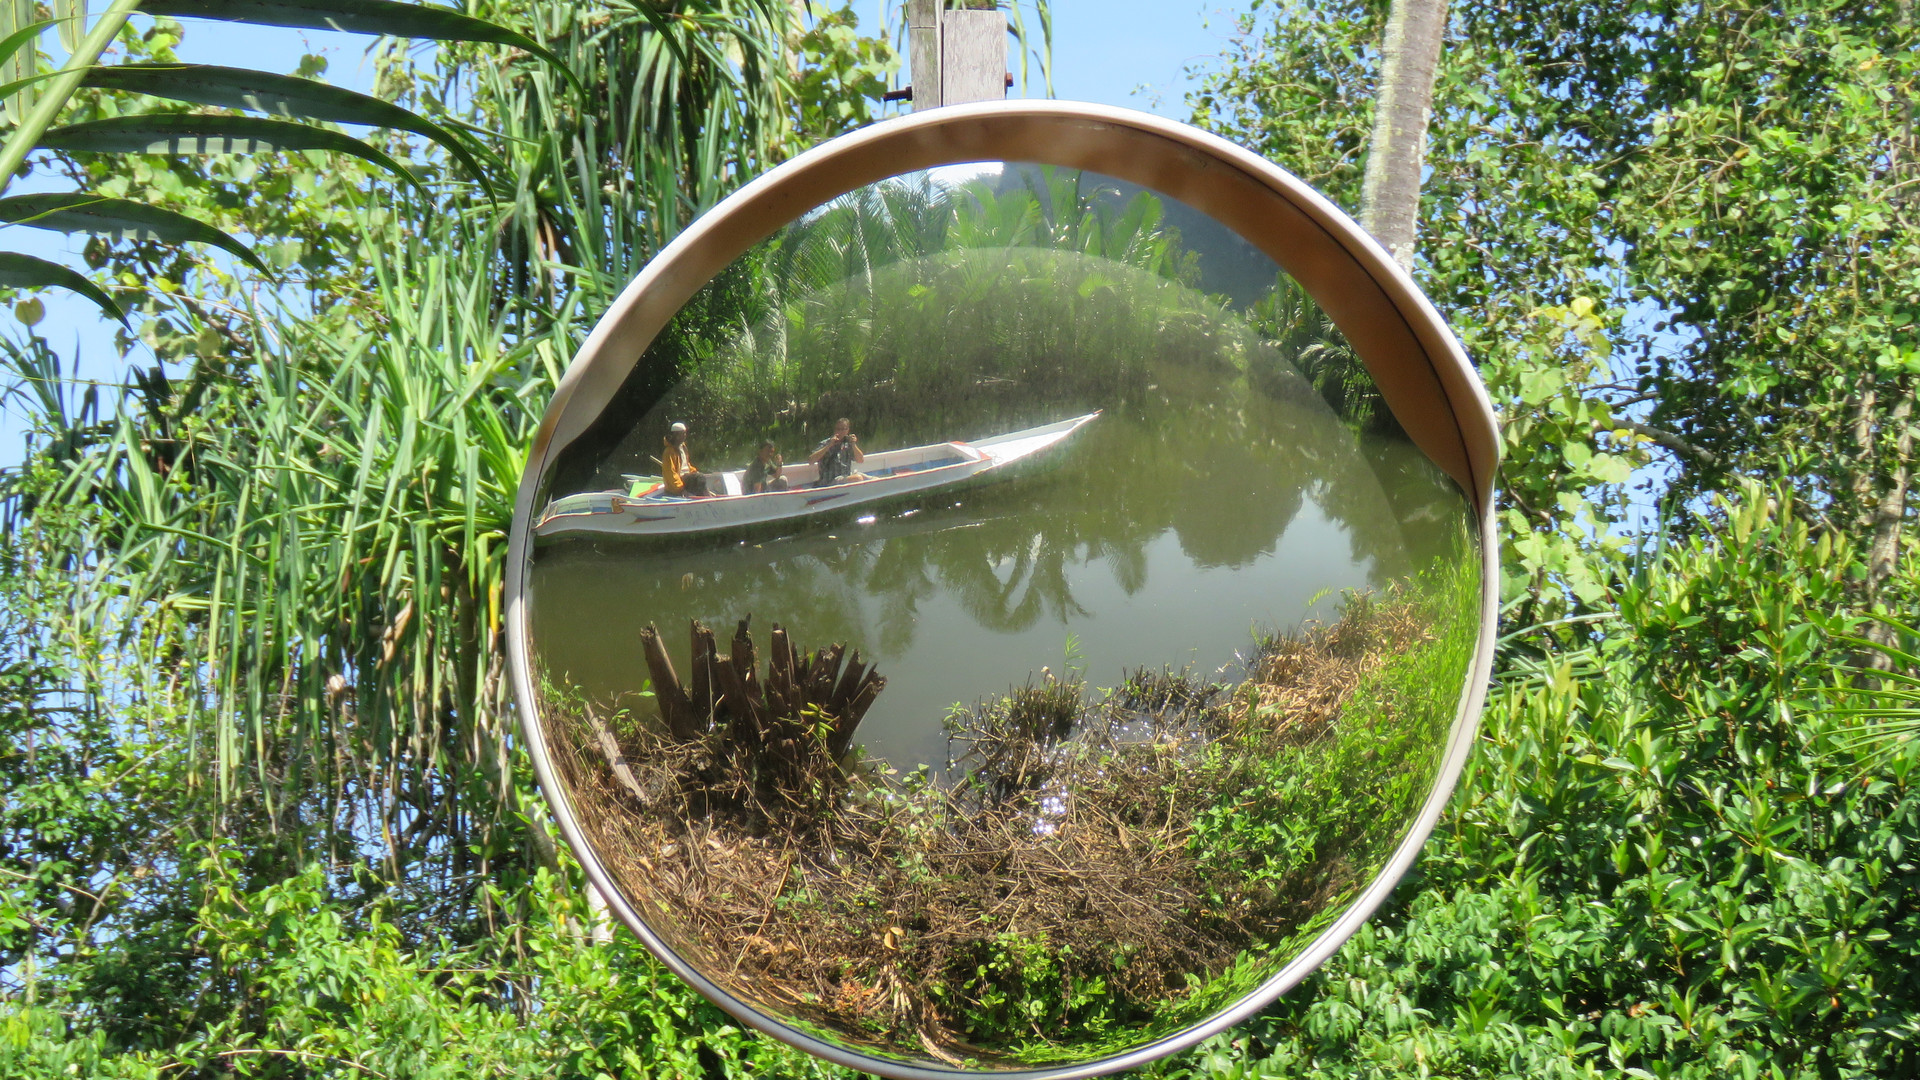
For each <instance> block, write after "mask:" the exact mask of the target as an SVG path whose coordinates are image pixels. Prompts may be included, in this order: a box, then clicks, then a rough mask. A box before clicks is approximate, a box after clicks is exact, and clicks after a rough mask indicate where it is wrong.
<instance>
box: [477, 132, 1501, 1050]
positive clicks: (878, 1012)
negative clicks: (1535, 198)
mask: <svg viewBox="0 0 1920 1080" xmlns="http://www.w3.org/2000/svg"><path fill="white" fill-rule="evenodd" d="M1495 456H1496V437H1495V431H1494V424H1493V417H1492V412H1491V409H1490V407H1489V405H1488V402H1487V399H1486V396H1485V393H1484V391H1483V390H1482V389H1481V387H1480V385H1479V383H1478V382H1477V380H1476V379H1475V377H1474V374H1473V372H1472V370H1471V368H1470V366H1469V365H1468V363H1467V361H1466V358H1465V357H1464V355H1463V354H1462V352H1461V350H1460V348H1459V346H1458V344H1457V343H1456V342H1455V340H1454V338H1453V336H1452V335H1451V334H1450V333H1449V332H1448V330H1447V329H1446V327H1445V325H1444V324H1443V323H1442V321H1441V320H1440V318H1439V317H1438V316H1437V315H1436V314H1435V312H1434V310H1433V308H1432V307H1431V305H1429V304H1428V303H1427V302H1426V300H1425V299H1424V298H1422V297H1421V295H1420V294H1419V292H1418V291H1417V290H1416V289H1415V287H1414V286H1413V285H1412V283H1411V282H1410V280H1409V279H1408V278H1407V276H1406V275H1405V274H1404V273H1403V272H1402V271H1401V270H1400V269H1399V268H1398V267H1396V266H1395V265H1394V264H1393V263H1392V261H1391V260H1390V259H1389V258H1388V256H1387V255H1386V254H1385V253H1384V252H1383V251H1382V250H1381V249H1380V248H1379V247H1378V245H1376V244H1375V243H1374V242H1373V241H1372V240H1370V239H1369V238H1368V237H1367V236H1366V235H1365V234H1363V233H1362V232H1361V231H1360V230H1359V228H1358V227H1357V226H1355V225H1354V223H1353V222H1352V221H1350V220H1349V219H1348V218H1347V217H1346V216H1345V215H1343V214H1342V213H1340V211H1338V210H1337V209H1335V208H1334V207H1333V206H1332V205H1331V204H1329V203H1328V202H1327V201H1326V200H1324V199H1323V198H1321V197H1320V196H1318V195H1316V194H1315V193H1314V192H1312V191H1311V190H1310V189H1308V188H1307V187H1306V186H1305V185H1303V184H1302V183H1301V182H1299V181H1298V180H1296V179H1294V178H1293V177H1291V176H1289V175H1288V174H1286V173H1285V172H1283V171H1281V170H1279V169H1278V168H1276V167H1274V166H1273V165H1271V164H1269V163H1268V162H1266V161H1264V160H1262V159H1260V158H1258V157H1257V156H1255V155H1252V154H1250V153H1248V152H1246V151H1244V150H1242V149H1240V148H1238V147H1235V146H1232V145H1230V144H1228V143H1225V142H1223V141H1221V140H1219V139H1217V138H1215V137H1213V136H1211V135H1208V134H1205V133H1203V132H1200V131H1198V130H1196V129H1193V128H1189V127H1185V126H1182V125H1179V124H1175V123H1171V122H1168V121H1165V120H1161V119H1159V118H1155V117H1150V116H1146V115H1142V114H1138V113H1133V112H1128V111H1123V110H1117V109H1111V108H1103V107H1095V106H1086V105H1073V104H1063V103H1034V102H1007V103H992V104H986V105H973V106H960V107H954V108H948V109H940V110H934V111H930V112H925V113H921V114H918V115H915V116H912V117H908V118H903V119H899V120H894V121H890V122H888V123H884V124H880V125H878V126H875V127H873V128H870V129H867V130H863V131H861V132H858V133H856V134H853V135H849V136H847V137H845V138H842V139H840V140H837V141H835V142H833V143H830V144H827V145H825V146H822V147H820V148H818V149H816V150H814V151H812V152H810V153H807V154H805V155H802V156H801V157H799V158H797V159H795V160H793V161H791V162H789V163H787V164H785V165H783V166H781V167H779V168H777V169H775V170H773V171H772V172H771V173H769V174H767V175H766V176H764V177H762V178H760V179H758V180H756V181H754V182H753V183H751V184H749V185H747V186H746V187H745V188H743V189H742V190H741V191H740V192H739V193H738V194H736V195H734V196H733V197H732V198H730V199H728V200H727V201H726V202H725V203H724V204H722V205H721V206H720V207H719V208H718V209H716V210H714V211H713V212H712V213H710V214H709V215H707V216H706V217H704V218H703V219H702V220H700V221H699V222H698V223H696V224H695V225H694V226H693V227H692V228H691V229H689V230H688V231H687V232H686V233H685V234H684V235H683V236H681V237H680V238H679V239H678V240H676V241H675V242H674V243H673V244H672V245H670V246H669V247H668V248H667V249H666V250H665V251H663V252H662V253H661V254H660V255H659V257H658V258H656V259H655V260H654V261H653V262H652V263H651V264H650V265H649V266H648V267H647V268H646V269H645V271H644V272H643V273H642V274H641V275H640V276H639V277H638V278H637V279H635V281H634V282H633V283H632V284H631V286H630V287H629V288H628V289H627V290H626V291H625V292H624V293H623V294H622V295H621V296H620V297H619V298H618V299H617V300H616V301H615V303H614V304H613V306H612V307H611V308H610V309H609V310H608V311H607V313H606V315H605V317H604V318H603V319H602V320H601V322H600V324H599V326H598V327H597V328H596V329H595V330H594V332H593V333H592V335H591V337H590V338H589V339H588V340H587V342H586V344H585V346H584V347H583V348H582V349H581V351H580V354H579V356H578V357H577V358H576V359H575V360H574V362H573V364H572V366H571V367H570V368H569V369H568V371H567V373H566V376H565V378H564V380H563V381H562V383H561V385H560V387H559V389H558V391H557V393H556V394H555V396H554V400H553V402H552V405H551V407H550V409H549V411H548V413H547V415H546V418H545V421H544V423H543V424H542V426H541V428H540V431H539V436H538V441H537V443H536V444H535V445H534V447H533V448H532V452H531V454H530V456H529V461H528V466H527V472H526V476H525V478H524V480H523V481H522V484H521V488H520V492H519V501H518V505H517V510H516V517H515V522H514V533H513V547H512V559H513V564H512V568H511V571H510V574H509V584H510V588H509V620H508V626H509V634H510V638H511V641H510V655H511V659H512V664H513V673H512V674H513V678H514V682H515V688H516V691H517V694H518V699H519V702H520V706H521V709H522V711H523V716H524V718H525V727H526V734H527V739H528V743H529V747H530V749H531V752H532V757H533V761H534V763H535V766H536V768H537V769H538V772H539V778H540V782H541V784H542V786H543V788H544V789H545V792H546V794H547V797H548V799H549V800H550V802H551V805H552V808H553V811H554V814H555V817H556V818H557V820H558V823H559V826H560V829H561V831H562V832H563V833H564V835H565V837H566V839H567V841H568V842H569V843H570V844H571V845H572V847H573V850H574V851H575V852H576V853H577V854H578V856H579V858H580V860H581V862H582V864H583V865H584V866H585V869H586V872H587V874H588V876H589V878H590V879H591V880H592V882H593V884H594V886H595V887H596V888H597V889H598V890H599V891H600V892H601V893H602V894H603V895H604V897H605V899H606V901H607V903H608V905H609V906H610V908H611V910H612V911H613V912H614V913H615V914H616V915H617V916H618V918H619V919H620V920H621V921H622V922H623V923H625V924H626V925H627V926H628V927H629V928H631V930H632V931H633V932H634V933H635V934H637V935H639V936H640V937H641V938H642V939H643V940H644V941H645V942H646V944H647V946H648V947H649V948H650V949H651V950H652V951H653V952H654V953H655V954H656V955H658V956H659V958H660V959H661V960H662V961H663V962H664V963H665V964H667V965H668V966H669V967H671V968H672V969H673V970H674V971H676V972H677V973H678V974H679V975H681V976H682V977H683V978H685V979H687V980H688V981H689V982H691V983H692V984H693V985H694V986H696V987H698V988H699V989H700V990H701V992H702V993H704V994H706V995H707V996H708V997H709V998H711V999H712V1000H714V1001H715V1002H716V1003H718V1004H719V1005H720V1006H721V1007H723V1008H725V1009H726V1010H727V1011H728V1012H730V1013H732V1014H733V1015H734V1016H736V1017H738V1018H739V1019H740V1020H742V1021H743V1022H745V1023H747V1024H750V1025H752V1026H754V1027H757V1028H759V1029H761V1030H763V1031H766V1032H769V1033H771V1034H773V1035H775V1036H777V1037H779V1038H781V1039H784V1040H787V1041H789V1042H791V1043H793V1044H795V1045H798V1046H800V1047H803V1048H805V1049H807V1050H809V1051H811V1052H813V1053H815V1054H818V1055H820V1056H822V1057H824V1058H827V1059H830V1060H832V1061H836V1062H839V1063H842V1064H846V1065H850V1066H854V1067H856V1068H859V1069H863V1070H866V1071H869V1072H873V1073H877V1074H881V1075H886V1076H895V1077H934V1076H950V1075H954V1074H957V1073H962V1072H966V1073H1003V1074H1020V1075H1034V1076H1038V1075H1051V1076H1081V1075H1089V1074H1094V1073H1100V1072H1108V1071H1113V1070H1117V1069H1121V1068H1126V1067H1130V1066H1133V1065H1138V1064H1141V1063H1143V1062H1145V1061H1147V1060H1150V1059H1151V1058H1154V1057H1157V1056H1159V1055H1162V1054H1166V1053H1169V1052H1172V1051H1174V1050H1177V1049H1180V1048H1183V1047H1186V1046H1189V1045H1191V1044H1193V1043H1194V1042H1196V1041H1198V1040H1199V1039H1201V1038H1204V1037H1205V1036H1207V1035H1209V1034H1212V1033H1214V1032H1217V1031H1219V1030H1222V1029H1224V1028H1225V1027H1227V1026H1228V1025H1230V1024H1232V1023H1234V1022H1236V1021H1237V1020H1239V1019H1242V1018H1244V1017H1245V1016H1247V1015H1248V1014H1250V1013H1251V1012H1253V1011H1254V1010H1256V1009H1258V1008H1259V1007H1260V1006H1262V1005H1264V1004H1265V1003H1267V1002H1269V1001H1271V1000H1272V999H1273V998H1274V997H1276V996H1277V995H1278V994H1280V993H1282V992H1283V991H1285V990H1286V989H1287V988H1288V987H1290V986H1292V985H1294V984H1296V983H1297V982H1299V981H1300V979H1302V978H1303V977H1304V976H1305V975H1306V973H1307V972H1308V971H1310V970H1311V969H1312V968H1313V966H1314V965H1316V964H1318V963H1319V962H1321V961H1322V960H1323V959H1325V958H1326V956H1328V955H1329V954H1330V953H1331V952H1332V951H1333V949H1335V948H1336V947H1337V946H1338V945H1339V944H1340V943H1341V942H1342V941H1343V940H1345V939H1346V937H1347V936H1348V935H1349V934H1351V933H1352V932H1353V930H1354V929H1355V928H1356V927H1357V926H1358V925H1359V923H1360V921H1361V920H1363V919H1364V918H1365V917H1366V915H1367V914H1368V913H1369V912H1370V911H1372V910H1373V908H1374V907H1375V906H1377V904H1378V903H1379V902H1380V900H1381V899H1382V898H1383V897H1384V896H1385V894H1386V892H1387V891H1388V890H1389V889H1390V888H1391V887H1392V885H1393V883H1394V881H1395V880H1397V878H1398V877H1399V876H1400V874H1401V873H1402V872H1403V871H1404V870H1405V869H1406V867H1407V866H1408V865H1409V863H1410V862H1411V860H1412V859H1413V858H1414V857H1415V855H1416V854H1417V852H1418V849H1419V847H1420V844H1421V842H1422V841H1423V840H1424V838H1425V837H1426V835H1427V832H1428V831H1429V830H1430V829H1431V828H1432V826H1433V823H1434V821H1435V819H1436V818H1437V816H1438V815H1439V813H1440V810H1441V807H1442V805H1443V803H1444V802H1445V799H1446V797H1447V794H1448V792H1449V791H1450V789H1451V787H1452V785H1453V782H1454V779H1455V777H1456V776H1457V774H1458V772H1459V769H1460V767H1461V764H1462V762H1463V760H1464V757H1465V754H1466V752H1467V748H1468V746H1469V744H1470V742H1471V739H1472V734H1473V729H1474V724H1475V719H1476V717H1477V714H1478V710H1479V707H1480V700H1481V699H1480V693H1481V687H1482V686H1483V685H1484V683H1485V680H1486V676H1487V672H1488V669H1489V666H1490V657H1491V648H1492V634H1491V627H1492V625H1493V623H1492V619H1493V611H1494V607H1493V598H1494V596H1495V592H1496V590H1495V587H1494V581H1493V570H1492V567H1491V563H1490V557H1491V546H1492V545H1491V542H1490V528H1491V524H1490V518H1489V514H1488V509H1489V504H1490V502H1491V498H1492V487H1491V478H1492V475H1493V469H1494V465H1495Z"/></svg>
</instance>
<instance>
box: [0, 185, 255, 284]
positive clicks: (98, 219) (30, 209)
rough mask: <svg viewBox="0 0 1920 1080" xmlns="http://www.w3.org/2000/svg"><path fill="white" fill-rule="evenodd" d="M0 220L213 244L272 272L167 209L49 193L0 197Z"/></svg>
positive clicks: (207, 228) (219, 235) (222, 237)
mask: <svg viewBox="0 0 1920 1080" xmlns="http://www.w3.org/2000/svg"><path fill="white" fill-rule="evenodd" d="M0 221H4V222H6V223H8V224H11V225H28V226H32V227H33V228H36V229H49V230H51V231H53V232H67V233H72V232H84V233H94V234H97V235H100V236H110V237H112V238H114V239H116V240H159V241H161V242H163V243H168V244H182V243H188V242H194V243H201V244H212V245H213V246H214V247H217V248H219V249H221V250H222V251H226V252H229V253H231V254H233V255H234V256H236V257H238V258H241V259H245V260H246V261H247V262H248V263H251V264H252V265H253V266H254V267H256V268H258V269H259V271H260V272H261V273H263V274H267V275H269V276H271V275H272V273H273V271H272V270H270V269H268V267H267V264H266V263H264V262H261V261H260V257H259V256H258V255H255V254H254V253H253V251H252V250H251V249H249V248H248V247H247V246H246V245H245V244H242V243H241V242H240V241H238V240H235V239H234V238H233V237H231V236H228V235H227V234H226V233H224V232H221V231H220V230H219V229H216V228H214V227H213V226H211V225H208V224H206V223H205V222H201V221H195V220H194V219H193V218H190V217H187V216H186V215H184V214H176V213H174V212H173V211H172V210H162V209H161V208H160V207H157V206H149V205H147V204H146V203H141V202H133V201H132V200H129V199H109V198H106V197H104V196H100V195H88V194H85V193H83V192H48V193H44V194H38V195H13V196H9V197H7V198H0Z"/></svg>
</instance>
